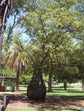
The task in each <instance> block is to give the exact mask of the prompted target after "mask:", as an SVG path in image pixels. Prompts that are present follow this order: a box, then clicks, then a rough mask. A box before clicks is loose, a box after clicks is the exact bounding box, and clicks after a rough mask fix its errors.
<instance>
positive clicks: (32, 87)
mask: <svg viewBox="0 0 84 111" xmlns="http://www.w3.org/2000/svg"><path fill="white" fill-rule="evenodd" d="M27 96H28V98H29V99H30V100H34V101H45V96H46V87H45V84H44V83H43V82H37V81H36V80H33V79H32V80H31V81H30V83H29V85H28V88H27Z"/></svg>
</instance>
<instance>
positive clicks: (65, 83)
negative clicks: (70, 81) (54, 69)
mask: <svg viewBox="0 0 84 111" xmlns="http://www.w3.org/2000/svg"><path fill="white" fill-rule="evenodd" d="M66 88H67V82H66V81H65V82H64V90H66Z"/></svg>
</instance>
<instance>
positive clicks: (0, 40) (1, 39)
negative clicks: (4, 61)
mask: <svg viewBox="0 0 84 111" xmlns="http://www.w3.org/2000/svg"><path fill="white" fill-rule="evenodd" d="M2 42H3V32H2V27H0V68H1V57H2Z"/></svg>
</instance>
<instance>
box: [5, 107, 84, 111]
mask: <svg viewBox="0 0 84 111" xmlns="http://www.w3.org/2000/svg"><path fill="white" fill-rule="evenodd" d="M5 111H10V110H5ZM11 111H23V109H14V110H11ZM24 111H82V109H57V110H56V109H55V110H54V109H50V108H44V109H39V110H37V109H35V108H32V107H28V108H26V109H24ZM83 111H84V110H83Z"/></svg>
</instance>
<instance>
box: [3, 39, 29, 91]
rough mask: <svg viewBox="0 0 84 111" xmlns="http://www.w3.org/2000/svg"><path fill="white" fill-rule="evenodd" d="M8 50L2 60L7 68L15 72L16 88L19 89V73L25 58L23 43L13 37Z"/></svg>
mask: <svg viewBox="0 0 84 111" xmlns="http://www.w3.org/2000/svg"><path fill="white" fill-rule="evenodd" d="M11 44H12V45H11V46H10V47H9V50H8V51H7V52H6V53H4V56H5V58H4V60H5V64H6V67H7V68H12V69H13V70H15V71H16V72H17V77H16V78H17V79H16V90H17V91H18V90H19V75H20V72H21V71H20V70H21V69H22V66H24V67H26V63H27V59H26V57H25V51H24V50H25V45H24V43H23V42H22V41H21V40H20V39H19V37H16V38H13V40H12V43H11Z"/></svg>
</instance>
